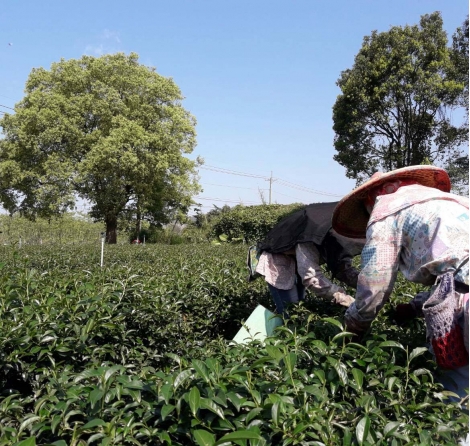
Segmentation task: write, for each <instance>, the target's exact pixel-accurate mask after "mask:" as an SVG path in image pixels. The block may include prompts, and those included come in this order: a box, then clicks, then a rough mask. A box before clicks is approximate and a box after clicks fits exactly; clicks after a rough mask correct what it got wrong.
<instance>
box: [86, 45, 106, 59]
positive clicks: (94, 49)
mask: <svg viewBox="0 0 470 446" xmlns="http://www.w3.org/2000/svg"><path fill="white" fill-rule="evenodd" d="M105 52H109V51H105V49H104V46H103V44H102V43H101V44H99V45H87V46H86V48H85V54H88V55H92V56H102V55H103V54H104V53H105Z"/></svg>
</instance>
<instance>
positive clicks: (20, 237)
mask: <svg viewBox="0 0 470 446" xmlns="http://www.w3.org/2000/svg"><path fill="white" fill-rule="evenodd" d="M19 248H21V235H20V243H19Z"/></svg>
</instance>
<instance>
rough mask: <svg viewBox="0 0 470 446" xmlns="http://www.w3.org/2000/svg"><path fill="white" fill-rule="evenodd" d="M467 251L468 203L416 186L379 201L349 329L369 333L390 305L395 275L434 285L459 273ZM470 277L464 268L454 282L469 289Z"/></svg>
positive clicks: (347, 317)
mask: <svg viewBox="0 0 470 446" xmlns="http://www.w3.org/2000/svg"><path fill="white" fill-rule="evenodd" d="M405 198H406V199H405ZM423 200H425V201H423ZM468 251H469V217H468V199H464V198H463V197H459V196H457V195H453V194H446V193H444V192H440V191H438V190H435V189H431V188H428V187H424V186H420V185H413V186H405V187H402V188H400V189H399V190H398V191H397V192H395V193H394V194H391V195H385V196H381V197H378V198H377V201H376V203H375V205H374V209H373V210H372V214H371V219H370V220H369V225H368V228H367V241H366V245H365V247H364V249H363V251H362V256H361V272H360V274H359V279H358V287H357V292H356V301H355V303H353V304H352V305H351V306H350V307H349V308H348V310H347V312H346V315H345V321H346V325H347V327H348V328H349V329H350V330H353V331H358V332H360V331H364V330H366V329H367V328H368V327H369V325H370V323H371V322H372V320H373V319H374V318H375V317H376V316H377V313H378V312H379V311H380V309H381V308H382V307H383V306H384V305H385V303H386V302H387V300H388V299H389V297H390V294H391V292H392V290H393V285H394V283H395V280H396V277H397V274H398V271H401V273H402V274H403V275H404V276H405V277H406V278H407V279H408V280H410V281H412V282H415V283H422V284H425V285H432V284H433V283H434V281H435V278H436V276H438V275H440V274H443V273H445V272H447V271H455V270H458V269H459V267H460V265H461V264H462V262H463V261H464V260H465V259H467V258H468ZM468 272H469V269H468V262H467V263H466V264H465V265H463V266H462V268H461V269H460V270H459V271H458V272H457V273H456V275H455V279H456V280H458V281H459V282H462V283H464V284H467V285H468Z"/></svg>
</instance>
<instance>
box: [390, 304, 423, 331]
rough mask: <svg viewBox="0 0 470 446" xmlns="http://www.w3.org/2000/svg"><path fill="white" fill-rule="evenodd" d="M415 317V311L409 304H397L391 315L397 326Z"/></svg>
mask: <svg viewBox="0 0 470 446" xmlns="http://www.w3.org/2000/svg"><path fill="white" fill-rule="evenodd" d="M416 317H417V314H416V311H415V309H414V308H413V306H412V305H411V304H398V305H397V306H396V307H395V311H394V314H393V315H392V319H393V321H394V322H395V323H396V324H397V325H399V326H402V325H405V324H406V323H407V322H408V321H411V320H413V319H414V318H416Z"/></svg>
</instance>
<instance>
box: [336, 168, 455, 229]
mask: <svg viewBox="0 0 470 446" xmlns="http://www.w3.org/2000/svg"><path fill="white" fill-rule="evenodd" d="M396 180H413V181H416V182H417V183H419V184H421V185H423V186H427V187H433V188H435V189H439V190H441V191H443V192H449V191H450V179H449V175H448V174H447V172H446V171H445V170H444V169H441V168H439V167H435V166H409V167H403V168H401V169H397V170H392V171H390V172H385V173H382V172H376V173H374V175H372V177H371V178H370V179H369V180H368V181H366V182H365V183H364V184H361V185H360V186H359V187H357V188H356V189H354V190H353V191H352V192H350V193H349V194H348V195H346V196H344V197H343V199H342V200H341V201H340V202H339V203H338V204H337V206H336V208H335V210H334V211H333V217H332V226H333V229H334V230H335V231H336V232H338V233H339V234H341V235H344V236H345V237H350V238H364V237H365V236H366V229H367V222H368V221H369V213H368V212H367V210H366V207H365V204H364V200H365V199H366V198H367V194H368V193H369V191H370V190H371V189H373V188H375V187H377V186H380V185H382V184H384V183H386V182H389V181H396Z"/></svg>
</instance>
